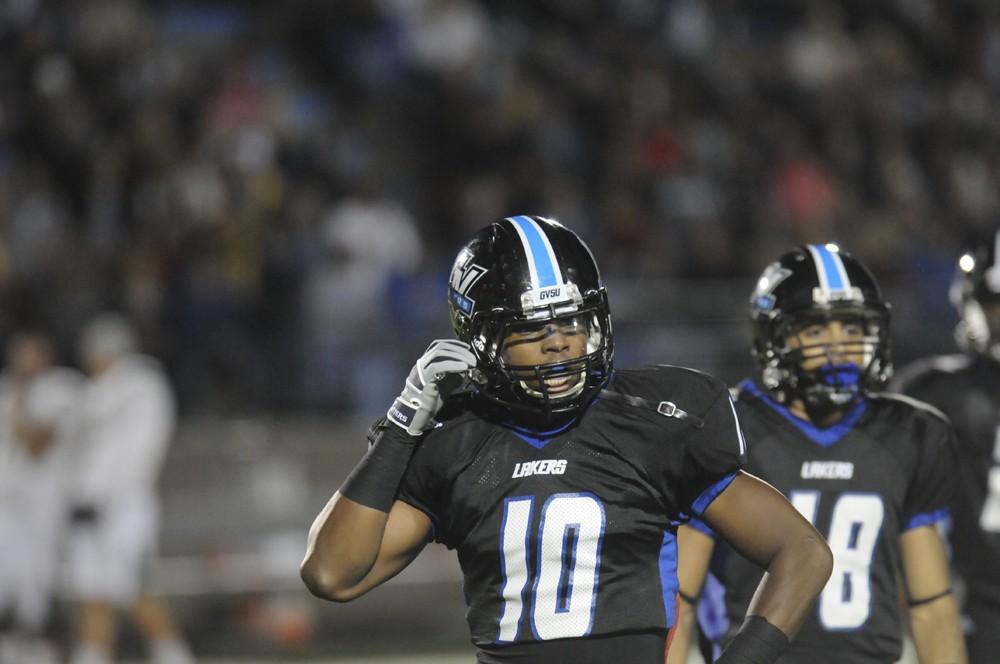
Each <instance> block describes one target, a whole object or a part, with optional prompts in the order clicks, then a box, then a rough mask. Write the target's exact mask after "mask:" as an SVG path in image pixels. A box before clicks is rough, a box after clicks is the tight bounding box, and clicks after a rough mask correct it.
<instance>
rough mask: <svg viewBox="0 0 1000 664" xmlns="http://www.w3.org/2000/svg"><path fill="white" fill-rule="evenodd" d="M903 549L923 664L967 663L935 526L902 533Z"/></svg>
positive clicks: (912, 624) (912, 620)
mask: <svg viewBox="0 0 1000 664" xmlns="http://www.w3.org/2000/svg"><path fill="white" fill-rule="evenodd" d="M900 546H901V550H902V555H903V572H904V576H905V578H906V587H907V595H908V597H909V603H910V630H911V632H912V633H913V642H914V644H915V645H916V647H917V654H918V656H919V657H920V662H921V664H964V662H966V661H968V660H967V658H966V653H965V641H964V637H963V636H962V629H961V625H960V623H959V617H958V607H957V605H956V603H955V597H954V595H952V592H951V573H950V569H949V565H948V557H947V553H946V551H945V546H944V541H943V540H942V539H941V536H940V534H939V533H938V531H937V529H936V528H935V527H934V526H932V525H927V526H921V527H919V528H914V529H912V530H909V531H907V532H905V533H903V535H902V536H901V537H900Z"/></svg>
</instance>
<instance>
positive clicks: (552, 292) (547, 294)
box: [538, 286, 562, 301]
mask: <svg viewBox="0 0 1000 664" xmlns="http://www.w3.org/2000/svg"><path fill="white" fill-rule="evenodd" d="M560 295H562V288H560V287H559V286H556V287H555V288H543V289H542V290H540V291H538V299H539V300H541V301H544V300H551V299H553V298H557V297H559V296H560Z"/></svg>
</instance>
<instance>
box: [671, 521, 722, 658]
mask: <svg viewBox="0 0 1000 664" xmlns="http://www.w3.org/2000/svg"><path fill="white" fill-rule="evenodd" d="M713 550H715V538H713V537H711V536H709V535H706V534H705V533H703V532H701V531H699V530H696V529H695V528H692V527H690V526H681V527H679V528H678V529H677V587H678V590H679V592H678V594H679V595H680V610H679V611H678V613H677V625H676V626H675V627H674V632H673V636H672V640H671V642H670V649H669V650H668V651H667V664H684V663H685V662H687V658H688V651H689V650H690V648H691V636H692V634H693V633H694V626H695V623H696V621H697V615H696V612H695V608H696V607H695V603H696V602H697V598H698V596H699V595H700V594H701V589H702V586H703V585H704V584H705V576H706V575H707V574H708V564H709V561H710V560H711V559H712V551H713Z"/></svg>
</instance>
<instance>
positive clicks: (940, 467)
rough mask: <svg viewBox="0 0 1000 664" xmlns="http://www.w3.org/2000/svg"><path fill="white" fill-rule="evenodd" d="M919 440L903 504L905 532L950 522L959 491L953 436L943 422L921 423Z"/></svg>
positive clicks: (949, 428)
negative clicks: (957, 491)
mask: <svg viewBox="0 0 1000 664" xmlns="http://www.w3.org/2000/svg"><path fill="white" fill-rule="evenodd" d="M921 429H922V430H921V431H918V435H917V437H916V441H915V442H916V443H917V446H916V447H917V454H918V458H917V462H916V466H915V468H914V477H913V479H912V481H911V482H910V487H909V490H908V491H907V493H906V499H905V501H904V503H903V524H902V525H903V530H904V531H906V530H910V529H912V528H919V527H920V526H926V525H932V524H936V523H938V522H941V521H945V520H947V519H948V518H949V516H950V512H949V507H950V505H951V502H952V500H953V498H954V493H955V489H956V475H955V474H956V472H957V470H956V467H957V463H956V460H955V453H956V451H955V440H954V433H953V430H952V428H951V426H950V425H949V424H947V423H946V422H944V421H943V420H938V419H936V418H935V419H934V420H933V421H930V422H927V423H922V426H921Z"/></svg>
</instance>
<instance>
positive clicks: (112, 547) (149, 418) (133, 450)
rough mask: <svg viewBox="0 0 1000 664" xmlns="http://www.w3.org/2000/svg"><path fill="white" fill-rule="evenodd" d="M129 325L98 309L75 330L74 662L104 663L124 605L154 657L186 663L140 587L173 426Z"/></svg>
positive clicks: (156, 375)
mask: <svg viewBox="0 0 1000 664" xmlns="http://www.w3.org/2000/svg"><path fill="white" fill-rule="evenodd" d="M136 351H137V342H136V338H135V334H134V332H133V331H132V329H131V327H129V325H128V324H127V323H126V322H125V321H124V319H122V318H121V317H119V316H114V315H105V316H101V317H99V318H98V319H96V320H95V321H93V322H92V323H90V324H89V325H88V326H87V328H86V329H85V330H84V332H83V334H82V336H81V342H80V352H81V359H82V362H83V365H84V367H85V368H86V370H87V373H88V374H89V375H90V377H91V379H90V381H89V382H88V384H87V385H86V387H85V388H84V390H83V393H82V396H81V400H80V408H79V411H78V415H77V426H78V430H79V445H78V446H77V451H78V453H79V454H78V455H77V458H76V459H75V461H74V477H75V479H74V482H73V485H72V489H71V492H72V498H71V499H72V503H73V510H72V522H71V525H70V529H69V538H68V551H67V560H66V589H67V592H68V594H69V595H70V597H72V598H74V599H76V600H78V601H80V603H81V608H82V615H81V621H80V623H81V624H80V643H79V644H78V646H77V648H76V650H75V652H74V654H73V658H72V660H71V661H72V662H73V664H103V663H105V662H110V661H111V657H112V652H113V646H114V635H115V624H116V612H117V610H119V609H128V610H130V612H131V614H132V616H133V618H135V620H136V622H137V624H138V626H139V628H140V630H141V631H142V632H143V633H144V635H145V636H146V637H147V639H148V640H149V641H150V645H151V647H152V654H153V660H154V661H155V662H162V663H164V664H165V663H167V662H170V663H174V662H178V663H186V662H190V661H191V658H190V654H189V653H188V652H187V648H186V646H184V645H183V643H182V642H181V640H180V638H179V636H178V634H177V631H176V628H175V626H174V623H173V620H172V619H171V618H170V615H169V613H168V612H167V610H166V607H165V606H164V605H163V604H161V603H160V602H159V601H158V600H155V599H154V598H152V597H149V596H147V595H145V594H144V593H143V590H144V588H143V576H144V574H143V573H144V568H145V566H146V564H147V562H148V560H149V558H150V557H151V556H152V554H153V553H154V552H155V549H156V540H157V534H158V526H159V513H160V510H159V499H158V495H157V487H156V484H157V479H158V476H159V472H160V467H161V465H162V463H163V459H164V456H165V454H166V451H167V447H168V446H169V444H170V441H171V438H172V436H173V433H174V428H175V425H176V412H175V411H176V408H175V401H174V396H173V392H172V390H171V387H170V385H169V382H168V381H167V378H166V376H165V374H164V372H163V370H162V368H161V367H160V365H159V364H158V363H157V362H156V360H154V359H153V358H151V357H147V356H144V355H139V354H138V353H137V352H136Z"/></svg>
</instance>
